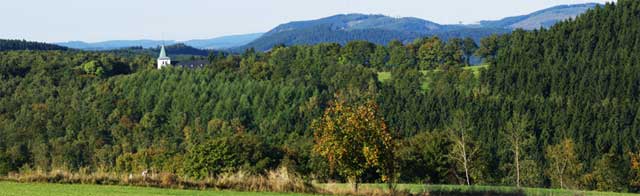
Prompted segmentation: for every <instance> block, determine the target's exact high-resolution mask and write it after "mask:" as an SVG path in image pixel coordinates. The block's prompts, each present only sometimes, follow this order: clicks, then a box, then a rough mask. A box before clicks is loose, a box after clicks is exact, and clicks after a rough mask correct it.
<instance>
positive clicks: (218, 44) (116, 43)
mask: <svg viewBox="0 0 640 196" xmlns="http://www.w3.org/2000/svg"><path fill="white" fill-rule="evenodd" d="M260 36H262V33H252V34H243V35H230V36H222V37H216V38H211V39H194V40H188V41H184V42H179V41H175V40H165V41H162V40H147V39H142V40H109V41H103V42H93V43H87V42H82V41H69V42H61V43H55V44H57V45H60V46H65V47H69V48H75V49H83V50H113V49H119V48H128V47H137V46H140V47H143V48H155V47H157V46H159V45H163V44H164V45H173V44H178V43H184V44H186V45H189V46H191V47H194V48H200V49H226V48H232V47H238V46H242V45H245V44H247V43H249V42H251V41H253V40H255V39H257V38H258V37H260Z"/></svg>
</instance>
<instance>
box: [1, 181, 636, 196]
mask: <svg viewBox="0 0 640 196" xmlns="http://www.w3.org/2000/svg"><path fill="white" fill-rule="evenodd" d="M317 186H318V187H322V188H327V189H332V190H337V189H344V190H349V189H351V185H350V184H318V185H317ZM360 187H361V189H386V184H362V185H361V186H360ZM397 188H398V190H408V191H410V192H412V193H418V192H425V191H441V192H451V193H465V192H486V191H493V192H497V193H513V192H515V191H516V188H514V187H507V186H469V187H468V186H458V185H420V184H399V185H398V186H397ZM523 190H524V193H525V194H526V195H558V196H561V195H568V196H572V195H594V196H595V195H602V196H625V195H634V194H624V193H606V192H594V191H572V190H560V189H542V188H525V189H523ZM53 195H55V196H58V195H61V196H97V195H101V196H102V195H105V196H120V195H142V196H151V195H154V196H156V195H157V196H163V195H167V196H168V195H171V196H181V195H185V196H186V195H200V196H222V195H238V196H259V195H260V196H262V195H264V196H294V195H311V194H298V193H265V192H235V191H219V190H179V189H161V188H151V187H134V186H110V185H80V184H46V183H15V182H6V181H0V196H53Z"/></svg>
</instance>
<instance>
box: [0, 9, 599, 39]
mask: <svg viewBox="0 0 640 196" xmlns="http://www.w3.org/2000/svg"><path fill="white" fill-rule="evenodd" d="M607 1H608V0H2V2H1V5H2V7H3V9H2V12H0V18H2V23H0V24H1V26H2V28H0V38H12V39H15V38H18V39H27V40H38V41H47V42H59V41H68V40H82V41H92V42H93V41H103V40H114V39H162V38H164V39H167V40H188V39H197V38H212V37H217V36H222V35H231V34H244V33H255V32H265V31H268V30H269V29H271V28H273V27H275V26H276V25H278V24H281V23H285V22H289V21H298V20H309V19H317V18H322V17H325V16H330V15H334V14H340V13H370V14H385V15H389V16H412V17H418V18H423V19H426V20H431V21H434V22H438V23H442V24H452V23H458V22H460V21H462V22H464V23H473V22H477V21H479V20H485V19H500V18H503V17H507V16H514V15H522V14H528V13H530V12H533V11H537V10H540V9H543V8H547V7H551V6H555V5H560V4H576V3H586V2H599V3H603V2H607Z"/></svg>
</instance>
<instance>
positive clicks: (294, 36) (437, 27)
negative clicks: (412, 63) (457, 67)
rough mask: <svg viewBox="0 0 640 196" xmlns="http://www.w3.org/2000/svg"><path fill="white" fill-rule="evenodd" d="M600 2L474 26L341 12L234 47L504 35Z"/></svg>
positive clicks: (545, 24)
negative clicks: (423, 37)
mask: <svg viewBox="0 0 640 196" xmlns="http://www.w3.org/2000/svg"><path fill="white" fill-rule="evenodd" d="M596 5H598V4H595V3H589V4H577V5H561V6H556V7H552V8H548V9H544V10H540V11H537V12H534V13H531V14H528V15H522V16H514V17H507V18H504V19H502V20H497V21H481V22H480V23H479V24H472V25H443V24H438V23H435V22H432V21H428V20H423V19H419V18H413V17H406V18H395V17H389V16H384V15H365V14H341V15H335V16H330V17H326V18H321V19H317V20H309V21H297V22H290V23H286V24H282V25H279V26H277V27H276V28H274V29H272V30H270V31H269V32H267V33H265V34H264V35H263V36H262V37H260V38H258V39H256V40H255V41H253V42H251V43H249V44H247V45H245V46H242V47H238V48H235V49H234V50H235V51H242V50H244V49H247V48H256V49H258V50H268V49H270V48H271V47H273V46H275V45H280V44H284V45H299V44H317V43H322V42H336V43H340V44H344V43H346V42H349V41H352V40H367V41H370V42H373V43H376V44H387V43H388V42H389V41H391V40H393V39H397V40H400V41H403V42H410V41H413V40H414V39H416V38H418V37H422V36H433V35H435V36H439V37H441V38H443V39H448V38H452V37H472V38H474V39H476V40H479V39H480V38H482V37H485V36H487V35H491V34H503V33H508V32H511V31H512V30H514V29H518V28H522V29H526V30H531V29H536V28H540V27H549V26H551V25H553V24H555V23H557V22H559V21H562V20H565V19H568V18H573V17H575V16H577V15H580V14H582V13H584V12H585V11H586V10H588V9H589V8H593V7H595V6H596Z"/></svg>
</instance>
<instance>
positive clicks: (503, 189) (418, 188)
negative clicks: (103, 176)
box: [319, 184, 635, 196]
mask: <svg viewBox="0 0 640 196" xmlns="http://www.w3.org/2000/svg"><path fill="white" fill-rule="evenodd" d="M319 186H320V187H325V188H329V189H336V188H337V189H351V185H350V184H322V185H319ZM360 187H361V188H363V189H386V188H387V185H386V184H363V185H361V186H360ZM397 189H398V190H408V191H409V192H412V193H417V192H424V191H428V190H432V191H445V192H458V193H460V192H471V191H473V192H484V191H495V192H498V193H510V192H515V190H516V188H515V187H508V186H461V185H421V184H398V186H397ZM524 192H525V193H526V194H527V195H567V196H573V195H594V196H595V195H598V196H600V195H602V196H625V195H635V194H630V193H610V192H596V191H574V190H561V189H543V188H525V189H524Z"/></svg>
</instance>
